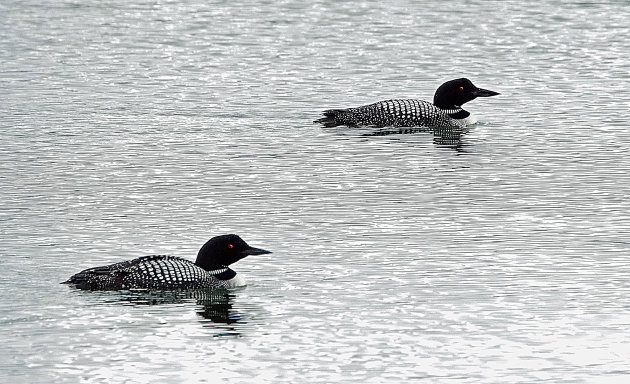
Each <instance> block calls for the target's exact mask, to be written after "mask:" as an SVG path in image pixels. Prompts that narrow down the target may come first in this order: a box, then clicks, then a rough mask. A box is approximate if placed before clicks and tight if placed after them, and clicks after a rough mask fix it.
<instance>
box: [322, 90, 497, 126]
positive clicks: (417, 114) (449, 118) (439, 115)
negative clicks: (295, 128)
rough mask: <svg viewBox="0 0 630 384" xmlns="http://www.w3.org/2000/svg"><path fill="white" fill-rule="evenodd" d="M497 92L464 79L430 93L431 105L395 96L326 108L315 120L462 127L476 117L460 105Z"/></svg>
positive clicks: (327, 124) (362, 123)
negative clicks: (364, 103) (390, 98)
mask: <svg viewBox="0 0 630 384" xmlns="http://www.w3.org/2000/svg"><path fill="white" fill-rule="evenodd" d="M498 94H499V93H498V92H494V91H490V90H487V89H482V88H477V87H476V86H475V85H474V84H473V83H472V82H471V81H470V80H468V79H466V78H461V79H455V80H451V81H447V82H446V83H444V84H442V85H440V87H439V88H438V89H437V90H436V91H435V95H434V96H433V104H431V103H429V102H428V101H424V100H418V99H394V100H385V101H379V102H377V103H374V104H370V105H363V106H361V107H356V108H347V109H329V110H326V111H324V112H323V115H324V117H322V118H320V119H318V120H315V121H314V123H322V124H324V127H326V128H330V127H336V126H338V125H346V126H349V127H358V126H373V127H378V128H381V127H386V126H394V127H418V126H428V127H447V126H457V127H463V126H466V125H468V124H474V123H476V122H477V120H476V119H475V118H474V117H473V116H471V114H470V112H468V111H466V110H464V109H463V108H462V105H463V104H464V103H467V102H469V101H471V100H474V99H476V98H477V97H489V96H496V95H498Z"/></svg>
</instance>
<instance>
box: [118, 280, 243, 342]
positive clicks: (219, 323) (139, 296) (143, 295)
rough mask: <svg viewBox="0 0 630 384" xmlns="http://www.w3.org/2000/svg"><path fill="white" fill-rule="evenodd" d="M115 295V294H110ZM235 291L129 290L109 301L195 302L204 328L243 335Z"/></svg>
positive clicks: (150, 303) (126, 302)
mask: <svg viewBox="0 0 630 384" xmlns="http://www.w3.org/2000/svg"><path fill="white" fill-rule="evenodd" d="M110 293H111V292H110ZM234 297H235V295H234V290H233V289H232V290H229V289H225V288H214V289H211V288H210V289H195V290H145V289H138V290H128V291H117V292H116V295H115V297H112V298H110V300H108V301H109V302H118V303H125V304H130V305H134V306H144V305H148V306H153V305H172V304H186V303H191V302H195V303H196V304H197V308H196V310H195V311H196V313H197V315H199V316H200V317H201V319H200V322H201V324H202V326H203V327H210V328H218V330H220V332H219V333H216V334H214V336H215V337H216V336H239V335H240V333H239V332H238V330H237V326H238V325H243V324H245V322H244V321H243V316H242V315H241V314H239V313H238V312H237V311H235V310H234V309H233V301H234Z"/></svg>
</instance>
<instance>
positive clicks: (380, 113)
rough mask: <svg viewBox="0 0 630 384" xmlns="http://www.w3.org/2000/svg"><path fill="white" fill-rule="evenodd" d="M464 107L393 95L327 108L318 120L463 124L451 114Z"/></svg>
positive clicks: (326, 124)
mask: <svg viewBox="0 0 630 384" xmlns="http://www.w3.org/2000/svg"><path fill="white" fill-rule="evenodd" d="M460 110H461V109H455V110H444V109H440V108H438V107H436V106H435V105H433V104H431V103H429V102H428V101H424V100H418V99H392V100H385V101H379V102H377V103H373V104H369V105H364V106H361V107H357V108H348V109H329V110H327V111H324V117H323V118H321V119H318V120H315V123H322V124H324V127H327V128H330V127H336V126H338V125H347V126H351V127H357V126H373V127H385V126H393V127H416V126H429V127H431V126H434V127H444V126H459V125H461V124H460V123H459V122H458V121H457V120H456V119H453V118H451V117H450V116H449V114H452V113H457V112H458V111H460Z"/></svg>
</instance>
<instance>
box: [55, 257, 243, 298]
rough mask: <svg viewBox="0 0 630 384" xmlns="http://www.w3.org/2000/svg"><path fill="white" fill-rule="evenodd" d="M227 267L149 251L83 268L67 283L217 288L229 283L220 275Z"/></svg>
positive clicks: (86, 286)
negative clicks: (206, 265)
mask: <svg viewBox="0 0 630 384" xmlns="http://www.w3.org/2000/svg"><path fill="white" fill-rule="evenodd" d="M228 270H229V271H231V269H229V268H222V269H218V270H213V271H206V270H204V269H203V268H201V267H199V266H197V265H196V264H195V263H193V262H192V261H190V260H186V259H182V258H180V257H175V256H166V255H152V256H144V257H139V258H137V259H133V260H128V261H123V262H120V263H115V264H111V265H106V266H102V267H95V268H90V269H86V270H84V271H82V272H79V273H77V274H76V275H74V276H72V277H71V278H70V279H69V280H68V281H67V283H69V284H74V285H75V286H76V287H77V288H80V289H89V290H113V289H131V288H134V289H136V288H140V289H142V288H147V289H174V288H177V289H195V288H215V287H216V288H218V287H228V286H229V284H228V283H227V282H226V280H225V279H220V277H223V276H221V274H223V275H225V272H227V271H228ZM232 272H233V271H232ZM235 274H236V273H233V274H232V277H233V276H234V275H235ZM217 276H219V277H217Z"/></svg>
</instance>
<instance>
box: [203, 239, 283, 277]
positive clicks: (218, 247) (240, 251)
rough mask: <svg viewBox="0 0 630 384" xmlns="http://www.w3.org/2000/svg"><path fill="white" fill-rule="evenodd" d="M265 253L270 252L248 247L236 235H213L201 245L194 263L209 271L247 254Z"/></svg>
mask: <svg viewBox="0 0 630 384" xmlns="http://www.w3.org/2000/svg"><path fill="white" fill-rule="evenodd" d="M265 253H271V252H269V251H265V250H264V249H260V248H254V247H250V246H249V245H248V244H247V243H246V242H245V241H244V240H243V239H241V238H240V236H238V235H221V236H215V237H213V238H212V239H210V240H208V241H207V242H206V243H205V244H204V245H203V247H201V249H200V250H199V253H198V254H197V260H196V261H195V264H197V265H198V266H200V267H201V268H203V269H205V270H207V271H210V270H213V269H218V268H222V267H227V266H228V265H230V264H232V263H236V262H237V261H239V260H240V259H242V258H244V257H245V256H248V255H263V254H265Z"/></svg>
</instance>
